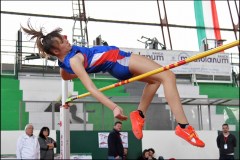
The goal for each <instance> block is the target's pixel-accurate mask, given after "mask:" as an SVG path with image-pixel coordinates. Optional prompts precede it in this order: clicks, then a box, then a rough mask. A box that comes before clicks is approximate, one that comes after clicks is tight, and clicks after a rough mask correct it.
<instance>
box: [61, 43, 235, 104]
mask: <svg viewBox="0 0 240 160" xmlns="http://www.w3.org/2000/svg"><path fill="white" fill-rule="evenodd" d="M239 44H240V41H239V40H236V41H233V42H231V43H228V44H225V45H222V46H219V47H216V48H213V49H211V50H208V51H205V52H202V53H199V54H196V55H194V56H191V57H188V58H186V59H184V60H181V61H178V62H175V63H172V64H169V65H166V66H163V67H161V68H158V69H155V70H152V71H149V72H146V73H144V74H141V75H139V76H136V77H133V78H130V79H127V80H123V81H120V82H118V83H115V84H112V85H109V86H106V87H103V88H100V89H99V91H101V92H102V91H106V90H109V89H112V88H116V87H119V86H122V85H125V84H127V83H130V82H134V81H137V80H140V79H143V78H145V77H148V76H151V75H154V74H157V73H160V72H163V71H166V70H169V69H172V68H175V67H179V66H181V65H184V64H186V63H189V62H192V61H195V60H197V59H200V58H203V57H207V56H210V55H212V54H215V53H218V52H220V51H223V50H226V49H229V48H232V47H234V46H238V45H239ZM89 95H91V93H90V92H86V93H84V94H81V95H77V96H74V97H70V98H68V99H67V100H66V102H65V103H66V104H67V103H69V102H71V101H74V100H76V99H79V98H83V97H86V96H89Z"/></svg>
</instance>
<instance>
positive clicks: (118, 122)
mask: <svg viewBox="0 0 240 160" xmlns="http://www.w3.org/2000/svg"><path fill="white" fill-rule="evenodd" d="M117 124H122V122H120V121H117V122H115V123H114V126H116V125H117Z"/></svg>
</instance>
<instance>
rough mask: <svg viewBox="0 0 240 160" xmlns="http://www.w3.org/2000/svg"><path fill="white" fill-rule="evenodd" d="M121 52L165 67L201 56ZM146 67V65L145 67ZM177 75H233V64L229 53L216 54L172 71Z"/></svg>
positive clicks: (168, 52)
mask: <svg viewBox="0 0 240 160" xmlns="http://www.w3.org/2000/svg"><path fill="white" fill-rule="evenodd" d="M120 49H121V50H124V51H127V52H132V53H134V54H139V55H142V56H145V57H147V58H150V59H152V60H154V61H155V62H157V63H158V64H160V65H162V66H165V65H169V64H172V63H175V62H177V61H181V60H184V59H186V58H188V57H191V56H194V55H196V54H199V52H193V51H168V50H152V49H134V48H120ZM143 67H144V65H143ZM171 70H172V71H173V72H174V73H175V74H203V75H222V76H229V75H231V64H230V61H229V54H228V53H223V52H221V53H216V54H213V55H211V56H207V57H203V58H201V59H198V60H196V61H193V62H190V63H187V64H185V65H182V66H179V67H176V68H173V69H171Z"/></svg>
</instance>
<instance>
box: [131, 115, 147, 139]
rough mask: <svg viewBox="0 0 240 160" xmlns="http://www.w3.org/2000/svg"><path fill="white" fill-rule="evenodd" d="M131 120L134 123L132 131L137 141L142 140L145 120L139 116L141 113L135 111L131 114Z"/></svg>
mask: <svg viewBox="0 0 240 160" xmlns="http://www.w3.org/2000/svg"><path fill="white" fill-rule="evenodd" d="M130 120H131V123H132V131H133V134H134V135H135V137H136V138H137V139H142V137H143V133H142V129H143V126H144V118H142V117H141V116H140V115H139V111H133V112H131V113H130Z"/></svg>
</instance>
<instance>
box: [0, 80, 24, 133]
mask: <svg viewBox="0 0 240 160" xmlns="http://www.w3.org/2000/svg"><path fill="white" fill-rule="evenodd" d="M22 98H23V93H22V91H21V90H20V89H19V80H18V79H16V78H15V77H14V76H1V130H18V129H19V105H20V102H21V101H22ZM22 111H23V114H22V115H23V117H22V120H23V125H24V124H26V123H27V122H28V113H25V106H24V105H23V108H22Z"/></svg>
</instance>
